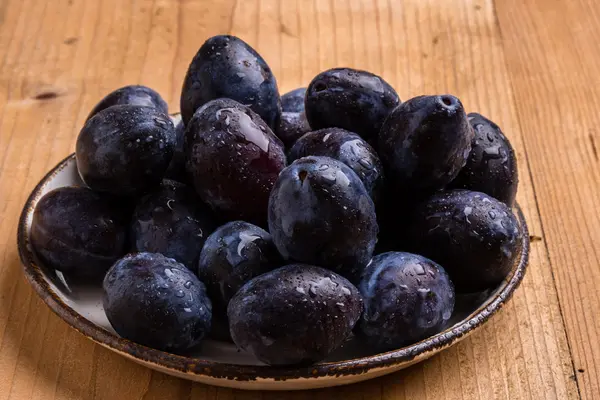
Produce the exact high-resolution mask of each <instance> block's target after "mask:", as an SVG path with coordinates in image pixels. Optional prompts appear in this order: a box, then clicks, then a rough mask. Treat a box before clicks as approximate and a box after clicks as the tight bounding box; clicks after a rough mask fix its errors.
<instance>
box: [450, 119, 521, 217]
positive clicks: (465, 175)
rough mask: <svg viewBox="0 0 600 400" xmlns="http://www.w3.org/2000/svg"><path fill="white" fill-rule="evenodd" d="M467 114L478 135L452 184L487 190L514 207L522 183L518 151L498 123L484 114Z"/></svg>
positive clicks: (459, 186)
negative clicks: (518, 169) (518, 166)
mask: <svg viewBox="0 0 600 400" xmlns="http://www.w3.org/2000/svg"><path fill="white" fill-rule="evenodd" d="M467 117H468V119H469V122H470V123H471V126H472V127H473V131H474V132H475V137H474V138H473V141H472V146H471V147H472V148H471V153H470V155H469V159H468V160H467V164H466V165H465V166H464V167H463V169H461V171H460V173H459V174H458V176H457V177H456V179H455V180H454V181H452V183H451V187H452V188H456V189H468V190H473V191H477V192H483V193H486V194H488V195H490V196H492V197H494V198H496V199H498V200H500V201H501V202H503V203H506V204H507V205H508V206H509V207H511V206H512V205H513V203H514V201H515V196H516V195H517V186H518V183H519V175H518V172H517V158H516V156H515V152H514V150H513V148H512V146H511V145H510V142H509V141H508V139H507V138H506V136H504V134H503V133H502V131H501V130H500V128H499V127H498V125H496V124H495V123H493V122H492V121H490V120H489V119H487V118H486V117H484V116H483V115H481V114H477V113H471V114H469V115H468V116H467Z"/></svg>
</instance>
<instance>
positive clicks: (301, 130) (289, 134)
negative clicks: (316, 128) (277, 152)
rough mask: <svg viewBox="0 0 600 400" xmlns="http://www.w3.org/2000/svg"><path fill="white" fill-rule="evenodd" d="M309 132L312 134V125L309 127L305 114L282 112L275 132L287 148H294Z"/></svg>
mask: <svg viewBox="0 0 600 400" xmlns="http://www.w3.org/2000/svg"><path fill="white" fill-rule="evenodd" d="M308 132H310V125H308V121H307V120H306V114H304V112H287V111H284V112H282V113H281V118H280V119H279V124H277V129H276V130H275V133H276V134H277V137H278V138H279V139H281V141H282V142H283V144H284V145H285V147H286V148H290V147H292V146H293V145H294V143H296V141H297V140H298V139H299V138H301V137H302V136H303V135H304V134H306V133H308Z"/></svg>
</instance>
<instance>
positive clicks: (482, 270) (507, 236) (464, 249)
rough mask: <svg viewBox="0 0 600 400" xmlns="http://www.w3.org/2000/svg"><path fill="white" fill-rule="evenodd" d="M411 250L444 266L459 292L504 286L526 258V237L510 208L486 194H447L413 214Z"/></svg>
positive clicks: (420, 207)
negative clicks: (517, 263) (523, 249)
mask: <svg viewBox="0 0 600 400" xmlns="http://www.w3.org/2000/svg"><path fill="white" fill-rule="evenodd" d="M412 214H413V216H412V219H411V222H410V223H409V224H408V225H407V226H406V230H407V232H408V236H409V237H410V238H411V242H412V244H411V247H410V248H411V249H412V250H413V251H414V252H416V253H419V254H422V255H424V256H426V257H428V258H430V259H432V260H434V261H435V262H437V263H439V264H440V265H442V266H443V267H444V268H445V269H446V272H448V274H449V275H450V279H452V282H453V283H454V286H455V288H456V291H457V292H477V291H481V290H485V289H488V288H492V287H495V286H496V285H498V284H499V283H500V282H501V281H502V280H503V279H504V278H505V277H506V276H507V274H508V273H509V272H510V270H511V269H512V267H513V266H514V263H515V260H516V259H517V258H518V256H519V254H520V252H521V246H522V232H521V226H520V225H519V223H518V221H517V219H516V217H515V216H514V214H513V213H512V211H511V210H510V209H509V208H508V207H507V206H506V204H504V203H502V202H500V201H498V200H496V199H495V198H493V197H491V196H488V195H487V194H484V193H480V192H472V191H469V190H458V189H457V190H451V191H443V192H440V193H437V194H435V195H433V196H432V197H431V198H429V199H428V200H426V201H425V202H423V203H422V204H421V205H419V206H418V207H417V208H416V209H415V210H413V213H412Z"/></svg>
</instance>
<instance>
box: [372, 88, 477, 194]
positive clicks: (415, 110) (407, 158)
mask: <svg viewBox="0 0 600 400" xmlns="http://www.w3.org/2000/svg"><path fill="white" fill-rule="evenodd" d="M473 136H474V133H473V129H472V128H471V125H469V121H468V120H467V115H466V114H465V110H464V108H463V105H462V103H461V102H460V100H459V99H457V98H456V97H454V96H451V95H441V96H419V97H415V98H412V99H410V100H408V101H406V102H405V103H402V104H401V105H399V106H398V107H397V108H396V109H394V111H392V113H391V114H390V115H389V117H388V118H387V119H386V121H385V123H384V125H383V127H382V128H381V132H380V133H379V142H378V152H379V156H380V157H381V161H382V162H383V165H384V167H386V173H387V177H386V178H387V180H388V181H389V182H390V185H393V187H394V189H395V192H396V195H395V197H419V196H421V195H423V194H430V193H433V192H434V191H436V190H439V189H442V188H443V187H444V186H446V185H447V184H448V183H449V182H450V181H452V180H453V179H454V178H455V177H456V176H457V175H458V173H459V172H460V169H461V168H462V167H463V166H464V165H465V163H466V161H467V158H468V157H469V152H470V151H471V141H472V139H473Z"/></svg>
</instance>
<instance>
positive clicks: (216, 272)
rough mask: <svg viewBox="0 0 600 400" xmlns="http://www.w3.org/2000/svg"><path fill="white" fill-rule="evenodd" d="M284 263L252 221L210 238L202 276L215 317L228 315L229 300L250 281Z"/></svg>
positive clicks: (204, 250)
mask: <svg viewBox="0 0 600 400" xmlns="http://www.w3.org/2000/svg"><path fill="white" fill-rule="evenodd" d="M282 264H283V262H282V260H281V256H280V255H279V253H278V252H277V248H276V247H275V245H274V244H273V240H272V239H271V235H270V234H269V233H268V232H267V231H265V230H264V229H262V228H260V227H258V226H256V225H252V224H250V223H248V222H244V221H232V222H228V223H226V224H225V225H223V226H221V227H219V228H217V230H215V231H214V232H213V233H212V234H211V235H210V236H209V237H208V238H207V239H206V242H205V243H204V247H203V248H202V252H201V253H200V259H199V262H198V277H199V278H200V280H202V282H204V284H205V285H206V289H207V291H208V294H209V296H210V298H211V300H212V302H213V307H214V310H215V314H219V315H225V314H226V313H227V304H229V300H231V298H232V297H233V295H234V294H236V293H237V291H238V290H239V289H240V288H241V287H242V286H243V285H244V284H245V283H246V282H248V281H249V280H250V279H252V278H255V277H257V276H258V275H261V274H264V273H266V272H269V271H271V270H273V269H274V268H276V267H279V266H281V265H282Z"/></svg>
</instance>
